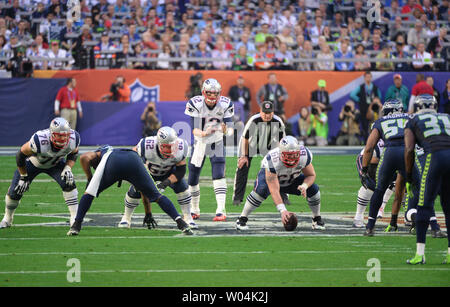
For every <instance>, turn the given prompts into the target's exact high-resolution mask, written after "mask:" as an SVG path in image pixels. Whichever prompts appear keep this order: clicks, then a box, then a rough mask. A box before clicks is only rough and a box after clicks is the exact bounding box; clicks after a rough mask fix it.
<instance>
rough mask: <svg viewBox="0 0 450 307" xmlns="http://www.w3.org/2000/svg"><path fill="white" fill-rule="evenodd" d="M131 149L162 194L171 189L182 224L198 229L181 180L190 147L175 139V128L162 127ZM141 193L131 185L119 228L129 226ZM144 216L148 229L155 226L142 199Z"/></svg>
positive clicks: (149, 209) (181, 140)
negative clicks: (136, 154) (178, 206)
mask: <svg viewBox="0 0 450 307" xmlns="http://www.w3.org/2000/svg"><path fill="white" fill-rule="evenodd" d="M134 150H135V151H136V152H137V153H138V154H139V156H140V157H141V158H142V159H143V160H144V162H145V164H147V166H148V169H149V171H150V174H151V175H152V178H153V180H154V181H155V182H157V183H158V184H157V187H158V189H159V190H160V192H161V193H163V192H164V190H165V189H166V188H167V187H170V188H172V189H173V191H174V192H175V194H176V195H177V199H178V203H179V204H180V207H181V210H182V212H183V216H184V218H183V219H184V221H185V222H186V223H188V224H189V225H190V226H191V228H194V229H196V228H198V227H197V225H196V224H195V223H194V221H193V219H192V216H191V193H190V192H189V187H188V185H187V183H186V181H185V179H184V175H185V173H186V157H187V155H188V151H189V146H188V144H187V142H186V141H185V140H183V139H181V138H179V137H178V136H177V133H176V132H175V130H174V129H172V128H170V127H161V128H160V129H159V130H158V132H157V134H156V136H149V137H146V138H142V139H141V140H140V141H139V143H138V144H137V145H136V146H135V147H134ZM140 199H141V193H140V192H139V191H136V189H135V188H134V187H133V186H131V187H130V189H129V190H128V192H127V193H126V195H125V213H124V215H123V217H122V220H121V221H120V223H119V227H121V228H129V227H131V216H132V214H133V211H134V209H135V208H136V207H137V205H138V204H139V200H140ZM143 202H144V206H145V212H146V216H145V218H144V224H146V225H147V226H148V227H149V228H151V227H155V226H156V225H157V224H156V222H155V221H154V219H153V217H152V215H151V208H150V204H149V202H148V200H147V199H146V198H145V197H144V198H143Z"/></svg>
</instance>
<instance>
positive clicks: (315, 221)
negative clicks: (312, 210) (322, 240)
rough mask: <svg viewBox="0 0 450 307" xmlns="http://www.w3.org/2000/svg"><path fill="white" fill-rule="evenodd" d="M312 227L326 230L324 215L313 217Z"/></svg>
mask: <svg viewBox="0 0 450 307" xmlns="http://www.w3.org/2000/svg"><path fill="white" fill-rule="evenodd" d="M311 228H312V229H314V230H325V223H324V222H323V221H322V217H321V216H320V215H319V216H316V217H313V219H312V224H311Z"/></svg>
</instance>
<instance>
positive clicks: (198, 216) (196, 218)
mask: <svg viewBox="0 0 450 307" xmlns="http://www.w3.org/2000/svg"><path fill="white" fill-rule="evenodd" d="M191 216H192V218H193V219H194V220H198V219H199V218H200V214H197V213H192V212H191Z"/></svg>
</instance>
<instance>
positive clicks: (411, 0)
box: [401, 0, 424, 20]
mask: <svg viewBox="0 0 450 307" xmlns="http://www.w3.org/2000/svg"><path fill="white" fill-rule="evenodd" d="M414 9H417V10H419V11H420V12H421V13H424V11H423V9H422V7H421V6H420V4H418V3H417V0H407V3H406V4H405V5H404V6H403V7H402V11H401V12H402V14H412V13H413V11H414ZM405 19H406V20H409V18H408V17H405Z"/></svg>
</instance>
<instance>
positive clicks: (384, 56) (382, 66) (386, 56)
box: [375, 45, 394, 71]
mask: <svg viewBox="0 0 450 307" xmlns="http://www.w3.org/2000/svg"><path fill="white" fill-rule="evenodd" d="M375 58H376V59H377V60H378V59H380V60H384V61H383V62H376V63H375V67H376V69H377V70H379V71H392V70H394V63H392V62H391V61H390V60H391V59H392V54H391V51H390V48H389V46H388V45H383V48H382V49H381V52H380V53H378V54H377V56H376V57H375ZM388 60H389V61H388ZM385 61H387V62H385Z"/></svg>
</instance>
